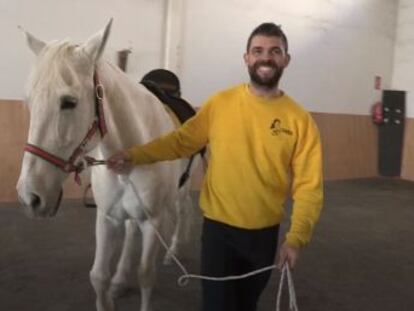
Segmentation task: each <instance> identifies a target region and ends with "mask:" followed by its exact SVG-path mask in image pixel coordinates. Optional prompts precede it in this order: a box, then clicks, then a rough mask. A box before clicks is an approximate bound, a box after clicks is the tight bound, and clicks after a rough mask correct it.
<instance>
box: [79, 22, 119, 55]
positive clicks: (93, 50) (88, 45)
mask: <svg viewBox="0 0 414 311" xmlns="http://www.w3.org/2000/svg"><path fill="white" fill-rule="evenodd" d="M111 25H112V18H111V19H110V20H109V22H108V24H107V25H106V26H105V28H104V29H103V30H101V31H100V32H98V33H97V34H95V35H93V36H92V37H90V38H89V39H88V40H87V41H86V42H85V43H84V44H83V46H82V48H83V49H84V51H85V52H86V54H88V55H89V56H90V57H91V59H92V60H93V61H94V62H96V61H97V60H98V59H99V58H100V57H101V55H102V53H103V51H104V49H105V44H106V41H107V40H108V37H109V32H110V30H111Z"/></svg>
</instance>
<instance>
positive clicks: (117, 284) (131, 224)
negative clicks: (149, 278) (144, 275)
mask: <svg viewBox="0 0 414 311" xmlns="http://www.w3.org/2000/svg"><path fill="white" fill-rule="evenodd" d="M138 234H139V228H138V225H137V223H136V221H134V220H127V221H126V223H125V238H124V243H123V247H122V253H121V257H120V258H119V261H118V266H117V269H116V273H115V275H114V277H113V278H112V281H111V289H110V292H111V295H112V297H114V298H117V297H121V296H123V295H125V294H126V293H127V292H129V291H131V290H135V289H137V288H138V280H137V276H136V274H135V271H136V268H137V266H138V260H139V259H138V257H139V252H138V246H139V239H138Z"/></svg>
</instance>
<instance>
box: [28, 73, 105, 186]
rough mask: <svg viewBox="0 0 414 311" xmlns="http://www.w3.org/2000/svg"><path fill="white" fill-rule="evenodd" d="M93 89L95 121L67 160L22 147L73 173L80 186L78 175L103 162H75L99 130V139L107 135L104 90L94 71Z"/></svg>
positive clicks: (32, 147) (33, 146) (86, 160)
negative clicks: (86, 167)
mask: <svg viewBox="0 0 414 311" xmlns="http://www.w3.org/2000/svg"><path fill="white" fill-rule="evenodd" d="M93 82H94V88H95V114H96V117H95V120H94V121H93V123H92V125H91V127H90V128H89V130H88V132H87V133H86V136H85V138H84V139H83V140H82V141H81V143H80V144H79V146H78V147H77V148H76V149H75V150H74V151H73V152H72V155H71V156H70V157H69V160H67V161H66V160H64V159H62V158H60V157H58V156H55V155H53V154H51V153H50V152H47V151H45V150H44V149H42V148H40V147H37V146H35V145H33V144H29V143H26V146H25V147H24V151H25V152H29V153H31V154H34V155H36V156H38V157H40V158H42V159H43V160H45V161H47V162H49V163H51V164H53V165H54V166H56V167H58V168H60V169H61V170H62V171H64V172H65V173H72V172H75V181H76V183H77V184H79V185H80V183H81V181H80V177H79V174H80V173H81V172H82V171H83V170H84V169H85V166H92V165H99V164H105V161H98V160H95V159H94V158H92V157H88V156H85V157H84V159H85V161H84V162H83V161H80V162H78V163H77V164H76V160H78V158H80V157H81V156H82V155H83V154H84V153H85V147H86V145H87V144H88V142H89V141H90V140H91V139H92V137H93V136H94V135H95V133H96V132H97V131H98V130H99V133H100V134H101V137H104V136H105V134H106V133H107V128H106V123H105V117H104V111H103V96H104V90H103V86H102V84H101V83H100V82H99V78H98V73H97V72H96V71H95V73H94V76H93Z"/></svg>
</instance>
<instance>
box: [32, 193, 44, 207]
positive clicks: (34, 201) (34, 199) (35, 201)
mask: <svg viewBox="0 0 414 311" xmlns="http://www.w3.org/2000/svg"><path fill="white" fill-rule="evenodd" d="M41 203H42V201H41V200H40V197H39V196H38V195H37V194H34V193H31V194H30V206H31V207H32V208H33V209H38V208H39V207H40V205H41Z"/></svg>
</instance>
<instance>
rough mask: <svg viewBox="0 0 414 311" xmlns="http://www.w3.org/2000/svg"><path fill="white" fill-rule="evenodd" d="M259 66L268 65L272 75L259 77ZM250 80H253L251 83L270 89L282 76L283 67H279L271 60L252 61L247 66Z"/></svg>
mask: <svg viewBox="0 0 414 311" xmlns="http://www.w3.org/2000/svg"><path fill="white" fill-rule="evenodd" d="M260 66H270V67H271V68H272V69H273V70H274V73H273V75H272V76H269V77H264V78H263V77H261V76H260V75H259V74H258V73H257V70H258V68H259V67H260ZM248 71H249V75H250V80H251V81H252V82H253V84H255V85H257V86H259V87H262V88H265V89H272V88H274V87H276V86H277V85H278V84H279V80H280V78H281V77H282V74H283V68H280V67H279V66H278V65H276V63H275V62H273V61H260V62H256V63H254V64H253V65H252V66H249V67H248Z"/></svg>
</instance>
